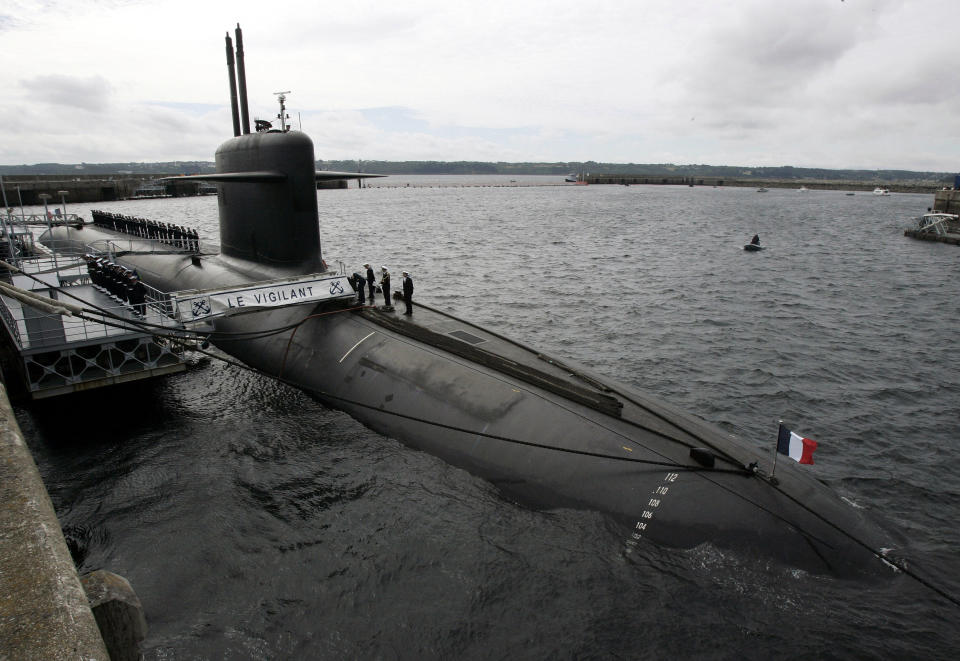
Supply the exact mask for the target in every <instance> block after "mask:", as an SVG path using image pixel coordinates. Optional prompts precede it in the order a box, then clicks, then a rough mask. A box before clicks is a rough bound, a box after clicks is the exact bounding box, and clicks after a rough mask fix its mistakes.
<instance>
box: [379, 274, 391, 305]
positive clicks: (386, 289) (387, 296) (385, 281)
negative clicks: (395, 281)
mask: <svg viewBox="0 0 960 661" xmlns="http://www.w3.org/2000/svg"><path fill="white" fill-rule="evenodd" d="M380 291H382V292H383V304H384V306H385V307H386V308H387V309H393V302H392V301H393V299H392V296H391V293H390V271H388V270H387V267H386V266H381V267H380Z"/></svg>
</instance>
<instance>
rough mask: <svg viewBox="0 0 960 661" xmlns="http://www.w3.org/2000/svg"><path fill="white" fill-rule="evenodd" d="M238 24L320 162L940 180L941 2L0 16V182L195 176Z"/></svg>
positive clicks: (38, 4)
mask: <svg viewBox="0 0 960 661" xmlns="http://www.w3.org/2000/svg"><path fill="white" fill-rule="evenodd" d="M237 22H239V23H240V26H241V27H242V28H243V39H244V50H245V53H246V68H247V84H248V93H249V100H250V113H251V116H252V117H258V118H263V119H273V118H274V117H275V115H276V114H277V112H278V109H279V108H278V106H277V104H276V97H275V95H274V92H279V91H286V90H290V94H289V95H288V97H287V108H288V113H289V114H290V116H291V122H292V124H293V125H294V127H295V128H297V127H301V126H302V129H303V130H304V131H306V132H307V133H308V134H309V135H310V136H311V137H312V138H313V141H314V145H315V148H316V154H317V158H320V159H358V158H359V159H370V160H374V159H379V160H443V161H454V160H480V161H584V160H595V161H605V162H624V163H626V162H634V163H678V164H689V163H706V164H711V165H747V166H751V165H752V166H761V165H794V166H803V167H826V168H864V169H908V170H934V171H947V172H953V171H960V112H958V110H960V85H958V77H960V73H958V72H960V48H958V46H957V39H956V31H957V27H958V25H960V1H958V0H942V1H941V0H926V1H925V0H909V1H900V0H698V1H689V0H658V1H648V0H633V1H629V2H628V1H618V0H603V1H601V2H584V1H583V0H577V1H575V2H567V1H566V0H547V1H543V2H541V1H539V0H536V1H535V0H510V1H506V2H501V1H500V0H482V1H476V2H466V1H459V0H437V1H433V0H403V1H400V2H396V1H391V2H387V1H378V2H372V1H366V0H349V1H347V0H340V1H337V2H331V1H329V0H309V1H303V2H301V1H300V0H286V1H285V2H275V3H271V2H265V1H264V0H258V1H257V2H248V1H246V0H230V1H224V2H221V1H219V0H189V1H187V0H163V1H159V0H3V2H2V4H0V48H2V51H0V52H2V58H3V61H2V66H0V90H2V91H0V126H2V129H0V131H2V132H0V138H2V139H0V164H4V165H17V164H23V163H27V164H31V163H42V162H60V163H79V162H88V163H101V162H128V161H171V160H213V153H214V151H215V150H216V147H217V145H219V144H220V143H221V142H222V141H224V140H225V139H227V138H229V137H231V136H232V135H233V131H232V124H231V119H230V105H229V100H230V95H229V83H228V78H227V69H226V59H225V46H224V35H225V34H226V32H227V31H229V32H230V34H231V36H232V35H233V29H234V28H235V26H236V23H237ZM938 35H939V36H938Z"/></svg>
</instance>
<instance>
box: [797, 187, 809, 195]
mask: <svg viewBox="0 0 960 661" xmlns="http://www.w3.org/2000/svg"><path fill="white" fill-rule="evenodd" d="M797 190H798V191H800V192H801V193H809V192H810V189H809V188H807V187H806V186H800V188H798V189H797Z"/></svg>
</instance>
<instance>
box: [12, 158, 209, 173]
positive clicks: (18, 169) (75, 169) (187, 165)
mask: <svg viewBox="0 0 960 661" xmlns="http://www.w3.org/2000/svg"><path fill="white" fill-rule="evenodd" d="M215 171H216V168H215V167H214V164H213V162H212V161H168V162H157V163H37V164H35V165H0V175H5V174H27V175H29V174H65V175H68V174H157V173H163V174H205V173H209V172H215Z"/></svg>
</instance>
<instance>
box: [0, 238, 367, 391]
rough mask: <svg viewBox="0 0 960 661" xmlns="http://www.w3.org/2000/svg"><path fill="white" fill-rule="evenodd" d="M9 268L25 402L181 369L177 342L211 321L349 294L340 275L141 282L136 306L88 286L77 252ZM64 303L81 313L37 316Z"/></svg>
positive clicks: (2, 301) (3, 315)
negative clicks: (164, 285)
mask: <svg viewBox="0 0 960 661" xmlns="http://www.w3.org/2000/svg"><path fill="white" fill-rule="evenodd" d="M87 247H88V248H89V250H88V251H87V252H86V253H84V254H86V255H94V256H96V257H104V258H107V257H110V256H112V253H113V252H114V250H113V248H115V247H116V246H112V245H111V246H101V248H103V249H105V250H102V251H97V250H95V249H94V248H93V247H91V246H87ZM0 266H2V263H0ZM11 266H13V267H14V270H13V271H12V272H11V273H9V274H8V275H7V277H6V278H3V281H4V282H0V319H2V323H3V327H4V328H5V329H6V331H7V335H8V336H9V337H10V339H11V343H12V346H13V348H14V349H15V350H16V352H17V354H18V355H19V358H20V363H21V364H22V369H21V370H20V371H21V373H22V374H21V376H22V378H23V382H24V384H25V386H26V389H27V391H28V392H29V393H30V396H31V397H32V398H33V399H43V398H47V397H53V396H56V395H62V394H65V393H70V392H77V391H81V390H89V389H93V388H98V387H101V386H106V385H111V384H117V383H125V382H128V381H135V380H139V379H146V378H151V377H155V376H161V375H165V374H172V373H176V372H182V371H184V370H185V369H186V365H185V362H184V344H185V343H187V342H188V339H189V341H190V342H193V341H195V338H196V334H197V333H198V332H200V333H203V332H207V331H208V330H210V329H211V328H212V327H211V326H210V323H209V322H211V321H212V320H213V319H215V318H217V317H222V316H229V315H231V314H234V313H237V312H248V311H251V310H256V309H268V308H277V307H289V306H293V305H316V304H318V303H321V302H324V301H330V300H338V299H343V300H348V299H353V298H354V297H355V295H356V294H355V292H354V289H353V287H352V285H351V284H350V282H349V279H348V277H347V276H346V275H345V274H344V273H342V272H339V273H333V272H325V273H313V274H309V275H305V276H298V277H291V278H277V279H272V280H266V281H262V282H252V283H248V284H246V285H244V286H239V287H238V286H234V287H229V288H221V289H207V290H184V291H175V292H163V291H160V290H157V289H154V288H152V287H150V286H148V285H145V284H143V283H141V284H142V286H143V289H144V292H145V296H144V301H143V303H142V304H140V305H130V304H124V302H123V301H122V300H120V299H118V298H117V297H116V296H111V294H110V292H109V291H107V290H106V289H104V288H103V287H98V286H95V285H94V284H93V283H92V282H91V278H90V273H89V270H88V266H87V261H86V259H84V258H83V257H81V256H79V255H77V254H71V253H58V252H52V253H51V254H49V255H41V256H38V257H33V258H31V259H20V260H16V261H15V264H11ZM14 288H15V289H14ZM31 297H39V299H40V303H36V302H35V301H36V299H35V298H31ZM44 302H48V303H47V304H46V305H45V304H44ZM68 303H69V305H72V306H75V307H76V306H79V307H80V308H83V309H84V310H85V312H84V313H83V315H82V317H78V316H71V315H68V314H65V313H64V311H63V310H59V311H58V310H57V309H47V308H48V307H49V306H57V305H64V304H68ZM38 306H39V307H40V308H42V309H38Z"/></svg>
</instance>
